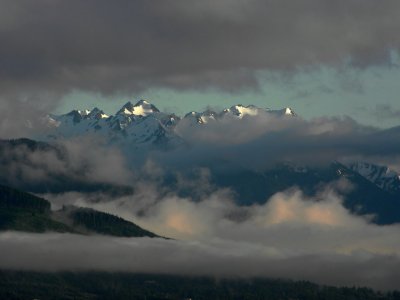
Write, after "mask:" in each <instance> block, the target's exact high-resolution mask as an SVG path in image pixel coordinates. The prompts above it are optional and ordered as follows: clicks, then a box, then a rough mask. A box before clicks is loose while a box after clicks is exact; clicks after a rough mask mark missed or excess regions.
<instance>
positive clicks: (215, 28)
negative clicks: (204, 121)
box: [0, 0, 400, 92]
mask: <svg viewBox="0 0 400 300" xmlns="http://www.w3.org/2000/svg"><path fill="white" fill-rule="evenodd" d="M399 10H400V4H399V3H398V1H394V0H393V1H392V0H383V1H374V0H366V1H365V0H364V1H360V0H350V1H349V0H346V1H344V0H340V1H335V2H332V1H329V0H322V1H320V0H302V1H295V2H293V1H289V0H283V1H261V0H249V1H237V0H234V1H225V0H219V1H209V0H206V1H201V2H196V3H193V2H188V1H183V0H175V1H168V0H167V1H162V2H149V1H140V0H139V1H126V0H121V1H113V2H110V1H103V0H101V1H94V0H89V1H83V2H82V1H60V0H55V1H46V0H39V1H34V2H32V1H28V0H23V1H18V2H15V1H11V0H2V1H0V11H1V15H0V20H1V21H0V41H1V44H2V45H3V46H2V47H1V50H0V57H1V58H0V59H1V61H0V62H1V66H2V68H1V72H0V79H1V83H2V84H1V88H2V90H3V91H4V90H6V91H7V90H14V91H15V90H16V89H19V88H20V87H21V85H22V84H23V85H24V89H26V88H28V87H31V88H32V89H36V88H45V89H48V90H55V89H56V90H60V91H64V90H66V89H69V88H83V89H90V90H95V91H104V92H112V91H118V90H135V89H140V88H144V87H147V86H149V85H155V84H160V85H168V86H175V87H181V88H186V87H192V86H202V85H213V86H216V87H219V88H228V89H231V88H236V87H237V85H238V84H239V86H241V85H252V84H255V83H256V82H255V79H254V76H253V75H254V74H253V71H255V70H260V69H268V70H293V69H296V68H298V67H302V66H308V65H314V64H319V63H323V64H325V63H326V64H340V63H341V62H343V60H349V59H350V60H351V62H352V63H354V64H356V65H360V66H368V65H371V64H376V63H384V62H385V61H386V62H387V60H388V58H389V56H388V55H389V50H390V49H398V48H399V47H400V39H399V36H398V28H399V26H400V21H399V18H398V14H397V12H398V11H399ZM178 53H179V54H178Z"/></svg>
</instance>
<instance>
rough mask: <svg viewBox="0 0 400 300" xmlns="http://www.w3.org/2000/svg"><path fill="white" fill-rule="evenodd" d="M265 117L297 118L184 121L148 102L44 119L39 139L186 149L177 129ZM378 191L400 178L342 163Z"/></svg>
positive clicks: (235, 111) (194, 115) (240, 115)
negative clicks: (89, 138)
mask: <svg viewBox="0 0 400 300" xmlns="http://www.w3.org/2000/svg"><path fill="white" fill-rule="evenodd" d="M260 114H264V115H266V116H267V117H268V116H270V117H271V118H288V117H297V114H296V113H295V112H294V111H293V110H292V109H291V108H289V107H286V108H283V109H279V110H272V109H263V108H259V107H256V106H254V105H248V106H244V105H241V104H237V105H234V106H232V107H230V108H226V109H223V110H222V111H220V112H217V111H213V110H206V111H203V112H195V111H192V112H189V113H187V114H186V115H184V116H183V117H180V116H178V115H176V114H174V113H165V112H161V111H160V110H159V109H158V108H157V107H156V106H154V105H153V104H151V103H149V102H148V101H146V100H140V101H138V102H137V103H136V104H133V103H132V102H130V101H129V102H127V103H126V104H125V105H123V106H122V107H121V108H120V109H119V110H118V111H117V112H116V113H115V115H107V114H105V113H104V111H103V110H101V109H99V108H97V107H95V108H93V109H92V110H73V111H71V112H69V113H67V114H63V115H48V116H46V118H45V123H46V127H47V130H46V132H45V134H44V135H41V136H40V137H38V138H39V139H42V140H44V141H51V140H57V139H62V138H70V137H77V136H84V135H87V134H96V135H99V136H101V137H102V138H105V139H106V140H107V141H108V142H109V143H113V144H123V145H126V146H128V147H129V148H130V149H138V148H144V149H149V148H150V149H158V150H160V149H163V150H165V149H171V148H175V147H179V146H180V145H184V144H185V143H186V141H185V140H184V138H183V137H182V136H181V135H180V133H179V130H176V129H177V126H178V125H179V124H185V125H189V126H207V125H208V124H211V123H215V122H219V121H223V120H226V119H229V120H242V119H246V118H252V117H254V116H257V115H260ZM342 164H343V165H344V166H346V167H347V168H348V169H350V170H352V171H354V172H356V173H357V174H359V175H361V176H362V177H364V178H365V179H367V180H369V181H370V182H371V183H373V184H375V185H376V186H377V187H379V188H381V189H382V190H384V191H387V192H389V193H391V194H399V193H400V179H399V178H400V177H399V174H398V173H397V172H395V171H393V170H391V169H389V168H388V167H387V166H380V165H376V164H372V163H367V162H363V161H351V162H346V163H342Z"/></svg>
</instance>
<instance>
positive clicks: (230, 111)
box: [222, 104, 263, 119]
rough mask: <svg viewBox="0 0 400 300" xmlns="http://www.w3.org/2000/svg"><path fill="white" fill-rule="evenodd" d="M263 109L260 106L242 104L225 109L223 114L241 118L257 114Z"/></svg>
mask: <svg viewBox="0 0 400 300" xmlns="http://www.w3.org/2000/svg"><path fill="white" fill-rule="evenodd" d="M261 111H263V110H262V109H261V108H258V107H256V106H254V105H248V106H243V105H241V104H238V105H234V106H232V107H231V108H227V109H224V110H223V112H222V114H223V115H232V116H235V117H237V118H239V119H241V118H243V117H244V116H256V115H258V114H259V113H260V112H261Z"/></svg>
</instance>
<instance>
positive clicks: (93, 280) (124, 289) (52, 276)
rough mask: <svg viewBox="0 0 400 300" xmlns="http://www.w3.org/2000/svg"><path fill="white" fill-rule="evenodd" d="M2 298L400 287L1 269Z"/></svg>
mask: <svg viewBox="0 0 400 300" xmlns="http://www.w3.org/2000/svg"><path fill="white" fill-rule="evenodd" d="M0 298H1V299H9V300H12V299H76V300H78V299H79V300H84V299H116V300H117V299H147V300H150V299H153V300H156V299H159V300H161V299H179V300H181V299H193V300H201V299H207V300H209V299H224V300H229V299H260V300H261V299H263V300H268V299H271V300H272V299H273V300H289V299H292V300H294V299H297V300H317V299H318V300H375V299H376V300H378V299H379V300H398V299H400V292H388V293H380V292H376V291H373V290H371V289H368V288H355V287H353V288H344V287H343V288H337V287H330V286H320V285H316V284H313V283H310V282H294V281H289V280H272V279H252V280H244V279H242V280H240V279H229V280H228V279H220V280H215V279H211V278H204V277H180V276H169V275H139V274H126V273H125V274H124V273H33V272H12V271H0Z"/></svg>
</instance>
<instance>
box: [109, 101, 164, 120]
mask: <svg viewBox="0 0 400 300" xmlns="http://www.w3.org/2000/svg"><path fill="white" fill-rule="evenodd" d="M156 112H157V113H158V112H160V111H159V110H158V109H157V107H155V106H154V105H153V104H150V103H149V102H147V101H146V100H140V101H139V102H137V103H136V104H135V105H133V104H132V103H131V102H130V101H129V102H127V103H126V104H125V105H124V106H122V108H121V109H120V110H119V111H118V112H117V115H121V114H123V115H133V116H141V117H146V116H148V115H150V114H153V113H156Z"/></svg>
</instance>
